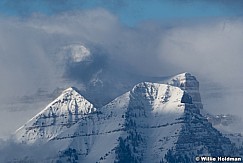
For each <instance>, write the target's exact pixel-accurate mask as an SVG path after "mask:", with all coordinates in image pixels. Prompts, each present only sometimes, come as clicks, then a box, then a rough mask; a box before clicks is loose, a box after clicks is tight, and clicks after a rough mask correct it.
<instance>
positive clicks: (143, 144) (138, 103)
mask: <svg viewBox="0 0 243 163" xmlns="http://www.w3.org/2000/svg"><path fill="white" fill-rule="evenodd" d="M153 80H157V82H156V83H155V82H151V81H150V82H141V83H138V84H136V85H135V86H134V87H133V88H132V89H131V90H130V91H128V92H126V93H124V94H123V95H121V96H119V97H117V98H116V99H114V100H113V101H111V102H109V103H108V104H107V105H105V106H103V107H100V108H95V107H94V106H93V105H92V104H91V103H90V102H89V101H88V100H86V99H85V98H84V97H83V96H82V95H80V93H79V91H78V90H77V89H76V88H72V87H71V88H68V89H67V90H65V91H63V92H62V94H61V95H60V96H59V97H58V98H57V99H55V100H54V101H53V102H51V103H50V104H49V105H48V106H47V107H46V108H45V109H44V110H43V111H41V112H40V113H39V114H37V115H36V116H35V117H33V118H32V119H31V120H30V121H28V122H27V123H26V124H25V125H24V126H22V127H21V128H20V129H19V130H17V131H16V134H15V138H16V141H17V142H18V143H22V144H27V145H28V146H33V147H36V146H38V148H41V149H44V150H49V153H48V154H46V155H44V156H43V158H42V160H45V162H87V163H89V162H195V157H196V156H232V157H233V156H239V155H240V149H241V148H239V147H236V146H235V145H234V144H232V143H231V141H230V139H229V138H226V137H225V136H223V135H222V134H221V133H220V132H219V131H218V130H216V129H215V128H214V127H213V126H212V124H211V123H210V122H209V121H208V120H207V118H206V117H205V116H203V115H201V113H200V111H201V110H202V109H203V108H202V103H201V99H200V93H199V82H198V81H197V80H196V78H195V77H194V76H192V75H191V74H189V73H183V74H179V75H177V76H173V77H169V78H166V79H165V78H164V79H163V80H161V79H153ZM16 160H18V161H23V160H24V161H27V160H35V155H34V154H33V153H31V152H26V153H25V154H24V155H23V156H21V157H20V158H15V161H16ZM36 161H37V160H35V162H36Z"/></svg>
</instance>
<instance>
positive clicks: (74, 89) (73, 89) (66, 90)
mask: <svg viewBox="0 0 243 163" xmlns="http://www.w3.org/2000/svg"><path fill="white" fill-rule="evenodd" d="M67 92H77V93H79V91H78V89H77V88H76V87H68V88H67V89H65V90H64V91H62V94H64V93H67Z"/></svg>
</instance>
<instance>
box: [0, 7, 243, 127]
mask: <svg viewBox="0 0 243 163" xmlns="http://www.w3.org/2000/svg"><path fill="white" fill-rule="evenodd" d="M0 23H1V24H2V26H1V28H0V35H1V36H2V37H1V38H0V58H1V59H0V75H1V81H0V90H1V92H2V93H1V95H0V99H1V103H4V102H5V99H8V100H9V101H11V102H13V100H14V98H13V97H15V96H24V95H32V94H34V93H35V92H36V91H38V89H39V88H44V89H45V90H48V91H53V90H54V89H55V88H56V87H65V86H67V85H68V84H73V86H76V87H79V86H80V85H77V80H80V79H82V80H83V79H85V80H91V78H92V77H93V76H94V75H95V73H96V71H98V72H100V71H99V70H100V69H104V68H107V67H109V68H110V69H112V70H113V72H112V73H111V74H110V76H109V77H111V78H112V79H113V80H114V81H122V80H121V79H122V78H126V77H127V78H128V76H126V75H124V74H123V75H121V73H120V71H118V70H121V69H125V70H126V71H125V73H126V72H129V73H132V74H134V75H133V77H134V78H135V76H136V75H138V76H166V75H173V74H177V73H180V72H184V71H189V72H192V73H193V74H195V75H196V76H198V78H199V80H202V81H207V80H208V81H209V83H212V82H214V83H216V84H217V85H219V86H220V89H219V93H220V95H221V96H220V98H221V99H220V100H219V101H218V102H217V103H215V101H213V100H212V99H214V98H211V97H209V96H208V95H210V92H208V91H204V90H206V88H207V87H208V84H207V83H206V82H204V83H206V84H203V83H202V85H203V89H202V92H203V93H204V95H205V96H204V97H205V98H204V99H205V101H203V102H204V103H205V109H209V110H212V111H215V112H220V111H221V110H223V112H228V113H236V114H239V115H243V113H242V111H241V110H240V106H241V105H242V103H241V100H234V99H240V98H241V97H242V94H241V93H235V92H236V91H232V90H233V89H238V88H239V89H241V88H242V87H241V80H242V78H243V76H242V73H241V70H242V69H243V67H242V64H241V61H242V59H243V57H242V50H243V49H242V46H241V43H242V41H243V40H242V39H243V31H242V29H243V28H242V20H241V19H233V20H227V19H214V20H202V21H201V20H200V21H197V22H187V21H182V22H172V23H171V24H169V25H168V24H167V23H168V22H166V25H165V24H163V22H160V23H158V22H149V21H148V22H143V23H141V24H139V25H137V26H136V27H127V26H124V25H123V24H121V22H120V19H119V18H118V17H116V16H115V15H114V14H112V13H110V12H108V11H107V10H104V9H95V10H84V11H75V12H65V13H61V14H57V15H52V16H45V15H38V14H36V15H33V16H32V17H29V18H25V19H20V18H10V17H1V18H0ZM70 44H80V45H84V46H86V47H87V48H88V49H89V50H90V54H91V55H92V63H90V64H83V62H78V63H77V62H69V61H67V60H65V59H64V60H63V58H62V56H63V55H65V52H64V53H63V48H65V47H67V46H69V45H70ZM61 55H62V56H61ZM64 58H65V57H64ZM70 58H71V57H66V59H70ZM96 76H97V75H96ZM129 77H130V76H129ZM66 80H68V83H66ZM79 84H80V83H79ZM81 85H82V83H81ZM226 88H227V89H226ZM225 92H227V93H225ZM228 92H230V93H228ZM3 99H4V100H3ZM232 106H234V107H232ZM1 109H4V108H3V107H2V108H1ZM33 109H36V108H35V107H34V108H33ZM25 111H26V110H25ZM36 112H38V111H36ZM4 116H9V117H10V118H9V119H10V120H11V114H9V115H4ZM25 118H30V117H25ZM9 128H12V129H13V128H16V126H11V127H9Z"/></svg>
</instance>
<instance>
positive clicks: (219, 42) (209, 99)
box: [160, 19, 243, 117]
mask: <svg viewBox="0 0 243 163" xmlns="http://www.w3.org/2000/svg"><path fill="white" fill-rule="evenodd" d="M242 27H243V23H242V19H235V20H234V19H233V20H227V19H218V20H217V19H216V20H214V21H208V22H206V23H205V22H203V23H199V24H194V25H190V26H179V27H177V28H174V29H172V30H169V31H167V34H166V35H164V37H163V39H162V41H161V47H160V53H161V55H160V57H161V62H166V63H168V64H170V65H171V67H174V69H171V72H170V73H175V72H173V71H179V70H180V69H182V70H186V71H190V72H193V73H194V74H197V76H198V78H199V79H201V81H202V89H201V90H202V94H203V96H204V99H205V101H204V102H205V108H206V109H208V110H209V111H211V112H214V113H216V112H217V113H226V112H227V113H234V114H237V115H241V116H242V117H243V112H242V110H241V109H240V108H241V106H242V102H241V101H240V100H239V99H241V98H242V96H243V86H242V82H241V80H242V79H243V74H242V73H241V70H242V68H243V66H242V60H243V55H242V51H243V47H242V46H241V42H242V41H243V30H242V29H243V28H242ZM210 82H211V83H217V85H218V86H217V87H220V88H217V87H215V85H214V86H213V87H212V86H210V84H209V83H210ZM210 89H211V90H210ZM214 93H218V94H219V96H218V97H214V95H213V94H214Z"/></svg>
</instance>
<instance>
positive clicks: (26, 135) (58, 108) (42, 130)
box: [16, 87, 96, 143]
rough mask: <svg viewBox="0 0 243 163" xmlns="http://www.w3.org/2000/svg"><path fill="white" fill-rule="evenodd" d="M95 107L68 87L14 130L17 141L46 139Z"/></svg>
mask: <svg viewBox="0 0 243 163" xmlns="http://www.w3.org/2000/svg"><path fill="white" fill-rule="evenodd" d="M95 111H96V109H95V108H94V107H93V105H92V104H91V103H90V102H88V101H87V100H86V99H85V98H84V97H83V96H81V95H80V94H79V93H78V92H77V91H76V89H75V88H72V87H70V88H68V89H66V90H65V91H63V92H62V94H61V95H60V96H59V97H58V98H57V99H55V100H54V101H53V102H51V103H50V104H49V105H48V106H47V107H46V108H45V109H44V110H43V111H41V112H40V113H39V114H37V115H36V116H35V117H33V118H32V119H30V120H29V121H28V122H27V123H26V124H25V125H24V126H22V127H21V128H19V129H18V130H17V131H16V137H17V140H18V141H21V142H25V143H34V142H36V141H44V142H46V141H48V140H50V139H52V138H54V137H56V136H57V135H59V134H60V133H62V132H64V131H65V130H66V129H67V128H70V127H71V126H73V125H74V124H75V123H77V122H78V121H79V120H80V119H81V118H83V117H86V116H87V114H90V113H92V112H95Z"/></svg>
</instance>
